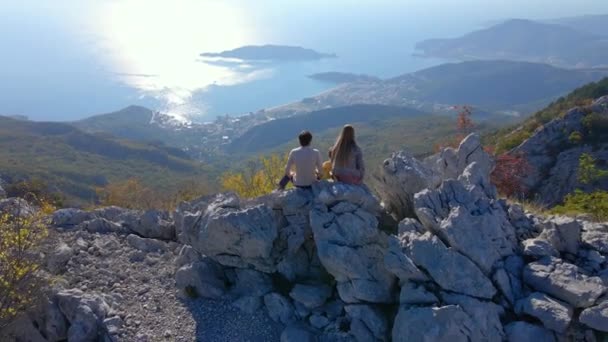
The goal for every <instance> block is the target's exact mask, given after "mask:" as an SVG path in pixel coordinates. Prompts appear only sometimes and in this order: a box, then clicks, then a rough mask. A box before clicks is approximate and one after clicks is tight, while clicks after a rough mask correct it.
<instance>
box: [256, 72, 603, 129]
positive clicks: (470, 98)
mask: <svg viewBox="0 0 608 342" xmlns="http://www.w3.org/2000/svg"><path fill="white" fill-rule="evenodd" d="M607 75H608V69H605V70H602V69H589V70H587V69H580V70H579V69H577V70H569V69H561V68H556V67H552V66H550V65H546V64H541V63H528V62H513V61H469V62H461V63H448V64H443V65H439V66H436V67H431V68H428V69H424V70H421V71H417V72H414V73H410V74H405V75H401V76H398V77H395V78H391V79H387V80H383V81H372V82H357V83H349V84H344V85H341V86H338V87H336V88H333V89H331V90H328V91H326V92H324V93H322V94H319V95H317V96H314V97H309V98H305V99H303V100H301V101H299V102H295V103H291V104H288V105H284V106H280V107H276V108H272V109H270V110H266V112H265V114H266V115H269V116H273V117H284V116H292V115H297V114H300V113H306V112H310V111H314V110H320V109H324V108H332V107H341V106H349V105H353V104H361V103H366V104H381V105H387V106H400V107H410V108H416V109H418V110H422V111H426V112H445V111H450V110H451V108H452V106H453V105H456V104H469V105H472V106H476V107H480V108H482V109H485V110H487V111H493V112H506V113H511V114H517V113H519V114H526V113H530V112H533V111H535V110H538V109H540V108H542V107H543V106H545V105H546V104H547V103H549V102H550V101H552V100H553V99H555V98H556V97H559V96H561V95H563V94H565V93H567V92H569V91H570V90H572V89H574V88H576V87H579V86H581V85H583V84H586V83H589V82H592V81H597V80H599V79H601V78H602V77H604V76H607Z"/></svg>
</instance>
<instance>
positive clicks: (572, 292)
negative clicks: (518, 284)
mask: <svg viewBox="0 0 608 342" xmlns="http://www.w3.org/2000/svg"><path fill="white" fill-rule="evenodd" d="M523 279H524V281H525V282H526V284H528V285H529V286H530V287H532V288H534V289H536V290H538V291H541V292H544V293H547V294H549V295H552V296H553V297H555V298H557V299H561V300H563V301H564V302H566V303H568V304H570V305H572V306H574V307H575V308H584V307H588V306H591V305H593V304H594V303H595V302H596V300H597V299H598V298H599V297H600V296H601V295H602V294H604V293H605V292H606V290H607V288H606V286H605V285H604V284H603V282H602V280H601V279H600V278H599V277H591V276H588V275H586V272H585V271H584V270H582V269H581V268H580V267H578V266H576V265H573V264H570V263H567V262H565V261H564V260H562V259H558V258H552V257H545V258H543V259H541V260H539V261H535V262H532V263H530V264H528V265H526V267H524V271H523Z"/></svg>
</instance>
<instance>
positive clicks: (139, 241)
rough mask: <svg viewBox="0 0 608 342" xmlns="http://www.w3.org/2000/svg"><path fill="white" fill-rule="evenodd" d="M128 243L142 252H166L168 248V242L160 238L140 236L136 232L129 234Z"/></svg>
mask: <svg viewBox="0 0 608 342" xmlns="http://www.w3.org/2000/svg"><path fill="white" fill-rule="evenodd" d="M127 243H129V245H130V246H131V247H133V248H135V249H138V250H140V251H142V252H146V253H150V252H165V251H166V250H167V244H165V243H164V242H162V241H160V240H154V239H147V238H142V237H139V236H137V235H135V234H129V235H128V236H127Z"/></svg>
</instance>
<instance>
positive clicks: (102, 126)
mask: <svg viewBox="0 0 608 342" xmlns="http://www.w3.org/2000/svg"><path fill="white" fill-rule="evenodd" d="M170 120H171V118H170V117H169V116H167V115H161V114H159V113H156V112H154V111H152V110H150V109H148V108H145V107H140V106H129V107H126V108H124V109H121V110H119V111H116V112H112V113H107V114H99V115H94V116H91V117H89V118H86V119H82V120H79V121H75V122H73V123H72V124H73V125H74V126H76V127H78V128H80V129H82V130H84V131H86V132H89V133H97V132H105V133H110V134H112V135H115V136H117V137H121V138H126V139H131V140H137V141H162V142H164V143H166V144H168V145H171V146H178V147H181V146H182V145H183V144H187V142H188V141H192V142H194V141H196V140H197V137H195V136H193V135H190V134H188V132H190V131H189V130H185V131H182V129H183V128H186V127H189V125H187V124H183V123H180V122H176V121H170ZM193 133H194V132H193Z"/></svg>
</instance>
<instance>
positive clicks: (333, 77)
mask: <svg viewBox="0 0 608 342" xmlns="http://www.w3.org/2000/svg"><path fill="white" fill-rule="evenodd" d="M308 77H309V78H312V79H313V80H317V81H323V82H328V83H335V84H340V83H353V82H376V81H380V78H378V77H375V76H370V75H365V74H353V73H350V72H339V71H329V72H320V73H317V74H312V75H308Z"/></svg>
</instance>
